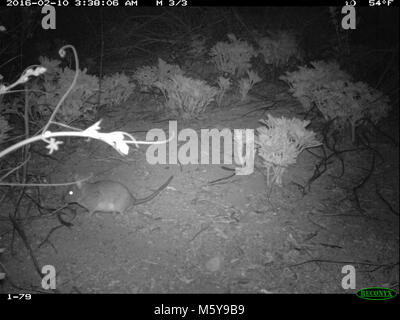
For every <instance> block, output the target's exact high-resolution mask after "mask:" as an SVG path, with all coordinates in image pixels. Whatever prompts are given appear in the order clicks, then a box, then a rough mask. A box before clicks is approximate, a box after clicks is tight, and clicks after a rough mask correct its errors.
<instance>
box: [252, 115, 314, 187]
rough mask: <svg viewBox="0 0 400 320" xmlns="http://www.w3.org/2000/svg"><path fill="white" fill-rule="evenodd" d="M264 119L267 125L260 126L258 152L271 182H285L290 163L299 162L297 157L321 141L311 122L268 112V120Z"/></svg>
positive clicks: (257, 143)
mask: <svg viewBox="0 0 400 320" xmlns="http://www.w3.org/2000/svg"><path fill="white" fill-rule="evenodd" d="M260 122H261V123H263V124H264V125H265V126H263V127H259V128H257V136H256V139H255V144H256V146H257V152H258V155H259V156H260V157H261V159H262V160H263V166H264V167H265V168H266V169H267V179H268V185H269V184H270V183H274V182H275V183H277V184H278V185H281V184H282V175H283V173H284V172H285V170H286V168H287V167H288V166H289V165H292V164H295V163H296V160H297V156H298V155H299V154H300V153H301V152H302V151H303V150H304V149H306V148H311V147H315V146H318V145H320V144H321V143H320V142H319V141H318V140H317V139H316V136H315V133H314V132H313V131H310V130H307V129H306V127H307V126H308V125H309V124H310V121H305V120H300V119H297V118H293V119H287V118H285V117H281V118H274V117H273V116H271V115H268V119H267V120H260ZM271 170H272V172H271ZM270 176H272V180H270Z"/></svg>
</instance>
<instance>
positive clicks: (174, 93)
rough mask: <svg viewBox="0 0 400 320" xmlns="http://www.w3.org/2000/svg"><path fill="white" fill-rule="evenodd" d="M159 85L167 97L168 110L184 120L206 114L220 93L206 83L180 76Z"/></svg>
mask: <svg viewBox="0 0 400 320" xmlns="http://www.w3.org/2000/svg"><path fill="white" fill-rule="evenodd" d="M158 85H159V88H160V89H161V90H162V91H163V92H164V95H165V97H166V103H165V107H166V108H167V110H168V111H169V112H171V113H172V114H174V115H177V116H180V117H182V118H184V119H189V118H192V117H194V116H196V115H198V114H200V113H202V112H204V111H205V109H206V107H207V105H208V104H209V103H210V102H211V101H213V100H214V98H215V96H216V95H217V93H218V89H216V88H214V87H210V86H209V85H208V84H207V83H206V82H205V81H202V80H195V79H192V78H188V77H185V76H182V75H179V74H177V75H174V76H172V77H171V79H170V80H168V81H164V82H159V83H158Z"/></svg>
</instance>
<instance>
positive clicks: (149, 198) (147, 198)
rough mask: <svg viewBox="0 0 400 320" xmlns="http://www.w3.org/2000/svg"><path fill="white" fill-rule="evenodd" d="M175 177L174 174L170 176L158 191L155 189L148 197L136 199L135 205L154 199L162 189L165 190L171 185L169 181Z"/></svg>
mask: <svg viewBox="0 0 400 320" xmlns="http://www.w3.org/2000/svg"><path fill="white" fill-rule="evenodd" d="M173 177H174V176H170V177H169V179H168V180H167V181H166V182H165V183H164V184H163V185H162V186H160V187H159V188H158V189H157V190H156V191H154V192H153V193H152V194H151V195H149V196H147V197H146V198H143V199H136V201H135V203H134V204H133V205H134V206H136V205H137V204H142V203H144V202H147V201H150V200H151V199H153V198H155V197H156V196H158V194H159V193H160V192H161V191H163V190H164V189H165V188H166V187H167V186H168V185H169V183H170V182H171V180H172V178H173Z"/></svg>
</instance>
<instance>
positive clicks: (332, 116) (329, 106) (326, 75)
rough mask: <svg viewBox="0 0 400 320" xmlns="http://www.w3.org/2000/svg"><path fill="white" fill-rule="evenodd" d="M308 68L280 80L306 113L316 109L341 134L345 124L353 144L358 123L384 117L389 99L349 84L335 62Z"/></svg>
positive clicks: (378, 93) (367, 86)
mask: <svg viewBox="0 0 400 320" xmlns="http://www.w3.org/2000/svg"><path fill="white" fill-rule="evenodd" d="M311 64H312V66H313V68H307V67H300V68H299V70H298V71H294V72H287V73H286V75H285V76H281V77H280V79H282V80H284V81H286V82H287V83H288V84H289V86H290V89H289V91H290V92H291V93H292V94H293V96H294V97H296V98H297V99H298V100H299V101H300V103H301V104H302V105H303V106H304V107H305V108H306V109H310V108H311V107H313V106H316V107H317V108H318V110H319V111H320V112H321V113H322V115H323V116H324V118H325V119H326V120H329V121H330V120H332V121H333V125H334V128H335V129H337V130H339V131H342V130H343V128H345V126H346V124H349V125H350V126H351V129H352V140H353V141H354V139H355V128H356V126H357V125H358V124H359V123H360V121H361V120H363V119H370V120H371V121H372V122H373V123H377V122H378V121H379V120H380V119H381V118H383V117H385V116H386V115H387V113H388V111H389V110H390V106H389V104H388V103H389V98H388V97H387V96H384V95H383V94H382V93H381V92H380V91H378V90H376V89H374V88H371V87H370V86H369V85H367V84H366V83H363V82H352V81H351V80H352V79H351V76H350V75H349V74H347V73H346V72H344V71H342V70H341V69H340V67H339V65H338V64H337V63H335V62H329V63H326V62H323V61H319V62H312V63H311Z"/></svg>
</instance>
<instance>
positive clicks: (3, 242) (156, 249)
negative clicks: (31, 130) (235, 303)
mask: <svg viewBox="0 0 400 320" xmlns="http://www.w3.org/2000/svg"><path fill="white" fill-rule="evenodd" d="M257 88H258V90H256V91H257V92H258V93H259V94H256V93H254V94H253V95H251V98H250V100H249V101H248V102H246V103H232V104H231V105H229V106H225V107H222V108H217V107H211V108H210V109H209V110H208V111H207V112H206V113H205V114H203V115H202V116H201V117H200V118H199V119H195V120H192V121H187V122H180V121H178V127H179V129H182V128H193V129H195V130H196V131H197V132H199V130H200V129H201V128H217V129H222V128H230V129H234V128H257V127H258V126H260V124H259V122H258V120H259V119H261V118H266V114H271V115H274V116H281V115H283V116H289V117H292V116H297V117H301V116H299V113H300V112H302V111H303V110H302V108H301V106H300V104H299V103H298V102H296V100H295V99H293V98H292V97H291V95H290V94H289V93H288V92H287V88H286V87H285V86H283V85H281V84H278V83H275V84H269V85H268V86H267V85H262V84H261V85H260V86H259V87H257ZM272 102H276V104H275V105H274V108H273V109H272V110H268V111H267V110H266V109H265V108H266V107H267V106H270V105H271V104H272ZM263 107H264V109H261V108H263ZM155 110H156V106H155V104H154V101H152V100H151V98H146V97H141V98H138V96H135V97H132V99H130V100H129V101H127V102H126V103H124V105H122V106H121V107H120V108H114V109H113V110H108V109H103V110H101V117H102V118H103V122H102V128H103V129H104V131H111V130H117V129H118V130H123V131H126V132H130V133H132V134H133V135H134V136H135V137H136V138H137V139H139V140H143V139H144V137H145V132H137V131H141V130H143V131H147V130H149V129H152V128H162V129H164V130H165V132H168V122H167V121H161V120H165V119H162V117H159V116H156V115H157V112H156V111H155ZM250 111H253V112H250ZM249 112H250V113H249ZM397 121H398V119H396V117H391V119H388V120H385V123H384V124H383V125H381V126H380V128H382V130H383V131H385V132H386V133H387V134H388V135H390V136H393V137H395V139H396V143H397V145H396V144H393V143H391V141H389V140H388V139H385V138H384V136H383V135H377V137H376V139H374V140H372V141H370V146H371V147H372V148H373V149H374V150H375V155H376V157H375V163H374V167H373V170H371V163H372V158H373V157H372V154H373V153H374V152H372V151H371V150H366V149H365V148H364V149H363V148H362V147H360V146H358V147H352V148H353V149H357V150H355V151H349V152H344V153H342V154H341V158H342V160H343V162H341V161H340V160H339V159H338V158H337V157H331V158H330V159H329V161H328V163H327V167H326V171H324V172H323V173H322V175H321V176H320V177H318V178H317V179H315V180H314V181H312V183H311V184H310V185H311V187H310V190H309V191H308V190H304V189H303V188H302V187H301V186H305V185H306V184H307V182H308V181H309V180H310V178H312V177H313V175H314V173H315V166H316V164H317V163H318V162H319V161H320V159H321V157H322V156H323V151H322V148H314V149H312V150H310V151H311V152H308V151H304V152H303V153H302V154H301V155H300V157H299V158H298V161H297V164H296V165H294V166H292V167H290V168H289V169H288V170H287V171H286V173H285V174H284V177H283V185H282V186H281V187H279V186H273V187H272V188H269V187H267V184H266V178H265V174H264V172H263V170H262V167H260V166H258V165H257V166H256V169H255V171H254V173H253V174H251V175H248V176H233V177H230V178H227V179H222V180H220V181H218V182H216V183H211V184H210V182H212V181H215V180H217V179H220V178H224V177H227V176H229V175H231V173H232V172H231V171H229V170H225V169H224V168H222V165H179V164H177V165H150V164H148V163H147V161H146V158H145V152H146V149H147V146H141V147H140V148H139V149H135V148H132V150H131V151H130V153H129V156H127V157H122V156H120V155H119V154H118V153H116V152H115V150H113V149H112V148H110V147H109V146H106V145H105V144H104V143H101V142H98V141H89V142H88V141H85V140H83V139H71V140H70V141H66V143H65V144H64V145H63V147H62V148H61V150H60V151H59V152H57V153H56V154H54V155H53V156H52V157H53V158H52V159H50V158H49V157H45V156H43V155H38V154H33V159H32V162H31V165H30V169H31V170H32V171H33V173H36V174H38V175H39V174H40V175H41V176H45V177H47V179H48V181H49V182H52V183H61V182H67V181H73V179H74V174H79V175H88V174H89V173H93V175H94V177H95V178H94V180H96V179H97V180H99V179H105V178H107V179H112V180H115V181H119V182H122V183H123V184H125V185H126V186H127V187H128V188H129V189H130V190H132V192H133V193H134V194H135V195H136V196H137V197H138V198H142V197H144V196H146V195H148V194H150V193H151V192H152V190H154V189H157V188H158V186H160V185H161V184H163V183H164V182H165V181H166V180H167V179H168V177H170V176H171V175H173V176H174V178H173V180H172V182H171V183H170V184H169V185H168V187H167V188H166V189H165V190H163V191H162V192H161V194H160V195H158V196H157V197H156V198H154V199H153V200H151V201H149V202H147V203H145V204H141V205H137V206H135V207H133V208H132V209H131V210H130V211H129V212H127V213H125V214H119V215H118V214H117V215H114V214H107V213H96V214H94V215H93V216H90V215H89V214H88V213H87V212H86V211H85V210H84V209H82V208H80V207H78V206H71V207H69V209H65V210H63V214H62V218H63V219H64V220H66V221H69V222H71V223H72V225H71V226H70V227H66V226H62V227H59V228H57V229H55V230H54V231H52V229H53V228H55V227H57V226H60V225H61V224H60V221H59V219H58V217H57V215H55V214H46V211H43V212H42V213H39V212H38V211H37V210H36V209H35V208H34V206H33V205H32V204H31V210H27V205H28V202H26V203H25V202H24V203H22V207H21V212H23V214H21V217H20V222H21V224H22V226H23V228H24V230H25V232H26V235H27V240H28V242H29V243H30V246H31V248H32V252H33V255H34V256H35V258H36V259H37V261H38V264H39V265H40V266H43V265H53V266H55V268H56V271H57V290H58V292H62V293H355V292H356V291H357V290H359V289H361V288H364V287H370V286H379V287H390V288H393V289H397V290H398V285H399V278H398V275H399V265H398V263H399V262H398V261H399V216H398V212H399V197H398V195H399V184H398V181H399V159H398V122H397ZM135 131H136V132H135ZM347 147H348V146H347ZM340 148H343V149H344V148H345V147H340V146H338V149H339V150H340ZM36 150H40V151H41V152H42V154H44V153H45V152H44V150H45V149H44V144H41V143H38V144H37V145H36ZM327 152H328V154H329V153H330V151H327ZM342 163H343V168H344V174H342V175H341V173H342ZM228 167H231V168H232V166H228ZM364 180H365V183H363V181H364ZM357 186H359V187H357ZM303 191H305V192H303ZM354 191H355V192H356V195H357V196H355V193H354ZM36 192H37V191H36V190H35V189H33V190H32V195H36ZM64 192H65V188H61V187H60V188H55V187H52V188H40V193H41V203H42V205H43V206H46V207H51V208H57V207H60V206H61V205H62V204H63V202H62V195H63V193H64ZM15 194H17V192H15ZM10 210H13V206H11V205H9V204H7V203H3V204H2V205H1V212H0V218H1V220H0V236H1V238H0V247H2V248H5V252H4V253H3V254H2V255H1V256H0V262H1V263H2V265H3V266H4V267H5V268H6V270H7V278H8V279H9V280H11V281H12V283H11V282H10V281H2V282H1V286H0V290H1V291H2V292H19V291H23V292H27V291H28V292H29V291H31V292H35V290H41V287H40V278H39V277H38V274H37V272H36V271H35V268H34V265H33V263H32V260H31V256H30V254H29V252H28V250H27V249H26V246H25V245H24V243H23V241H22V240H21V238H20V237H19V236H18V234H17V233H13V231H12V230H13V229H12V225H11V223H10V221H9V220H8V214H9V212H10ZM345 265H352V266H354V268H355V270H356V289H354V290H344V289H343V288H342V278H343V277H344V274H343V273H342V268H343V266H345Z"/></svg>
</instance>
